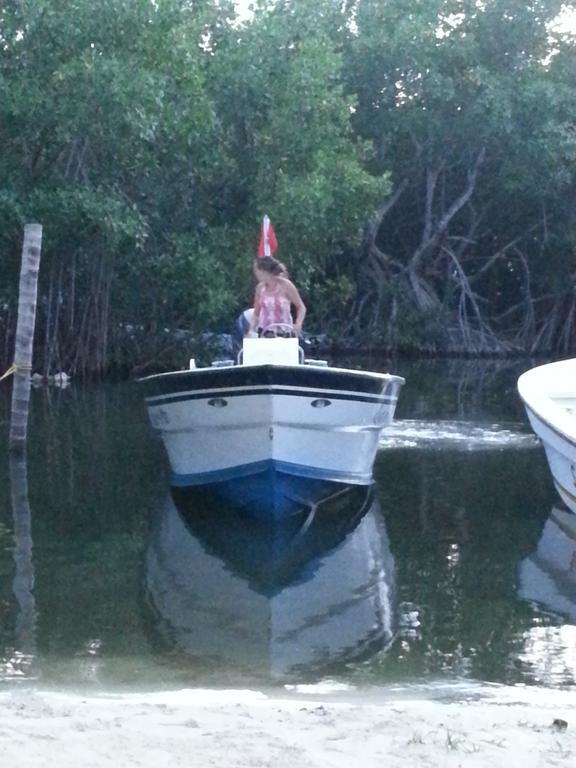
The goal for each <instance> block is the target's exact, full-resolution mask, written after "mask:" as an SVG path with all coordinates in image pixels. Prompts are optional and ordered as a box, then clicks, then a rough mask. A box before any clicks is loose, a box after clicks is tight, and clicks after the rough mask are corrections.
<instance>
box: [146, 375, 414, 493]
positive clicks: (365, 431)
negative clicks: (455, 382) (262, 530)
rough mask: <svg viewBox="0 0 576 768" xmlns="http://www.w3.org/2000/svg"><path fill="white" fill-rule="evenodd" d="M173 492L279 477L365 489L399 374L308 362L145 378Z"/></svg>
mask: <svg viewBox="0 0 576 768" xmlns="http://www.w3.org/2000/svg"><path fill="white" fill-rule="evenodd" d="M141 383H142V385H143V387H144V394H145V398H146V404H147V408H148V413H149V416H150V421H151V423H152V426H153V427H154V428H155V429H157V430H158V432H159V433H160V435H161V437H162V440H163V442H164V445H165V447H166V451H167V454H168V457H169V461H170V467H171V471H172V476H171V485H172V486H175V487H188V486H194V485H223V486H226V485H227V484H230V483H232V486H233V485H234V483H235V482H236V481H238V480H239V479H247V478H258V477H260V478H261V477H263V476H268V477H269V480H270V481H271V482H272V483H273V482H274V478H275V477H277V476H278V475H289V476H293V477H302V478H309V479H310V478H312V479H318V480H324V481H329V482H342V483H347V484H360V485H366V484H369V483H371V482H372V465H373V462H374V458H375V454H376V451H377V449H378V443H379V439H380V434H381V432H382V430H383V429H384V428H385V427H386V426H388V425H389V424H390V422H391V421H392V418H393V415H394V410H395V407H396V403H397V399H398V394H399V390H400V387H401V385H402V383H403V380H402V379H401V378H400V377H398V376H391V375H387V374H379V373H364V372H361V371H349V370H346V369H336V368H327V367H326V368H320V367H319V368H314V367H312V366H306V365H296V366H281V365H260V366H230V367H228V368H219V369H197V370H191V371H180V372H174V373H167V374H159V375H157V376H151V377H148V378H146V379H142V380H141Z"/></svg>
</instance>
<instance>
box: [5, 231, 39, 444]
mask: <svg viewBox="0 0 576 768" xmlns="http://www.w3.org/2000/svg"><path fill="white" fill-rule="evenodd" d="M41 247H42V225H41V224H26V226H25V227H24V245H23V247H22V266H21V269H20V290H19V294H18V321H17V324H16V344H15V350H14V384H13V388H12V412H11V417H10V450H11V451H22V452H23V451H24V449H25V447H26V435H27V429H28V410H29V406H30V371H31V370H32V345H33V342H34V325H35V323H36V295H37V290H38V271H39V269H40V252H41Z"/></svg>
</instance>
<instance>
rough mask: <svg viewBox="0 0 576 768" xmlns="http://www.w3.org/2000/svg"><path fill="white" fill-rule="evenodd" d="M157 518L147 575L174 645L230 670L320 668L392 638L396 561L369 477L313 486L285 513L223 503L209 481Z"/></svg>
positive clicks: (161, 633)
mask: <svg viewBox="0 0 576 768" xmlns="http://www.w3.org/2000/svg"><path fill="white" fill-rule="evenodd" d="M187 493H188V494H189V496H188V499H187V502H186V504H185V505H183V504H178V506H176V505H175V503H174V501H173V499H172V498H171V497H169V498H168V499H167V501H166V504H165V506H164V508H163V510H161V511H160V514H159V515H158V516H157V518H156V519H155V520H154V525H153V526H152V532H151V537H150V542H149V546H148V549H147V553H146V563H145V585H146V596H147V603H148V606H149V608H150V611H151V619H152V622H151V626H153V627H154V630H155V633H156V636H157V637H158V638H161V639H162V640H163V642H164V643H165V644H166V645H168V646H169V647H170V651H171V652H172V653H174V652H178V651H179V652H181V653H184V654H185V655H186V656H187V657H189V658H190V659H193V660H195V661H196V662H197V665H198V667H199V668H200V669H201V670H205V669H209V670H210V669H215V670H218V674H220V675H221V676H222V678H224V679H229V677H230V676H231V675H233V676H234V679H235V680H238V677H239V676H242V675H247V676H250V678H253V677H254V676H257V677H262V678H265V679H268V680H269V679H270V678H272V679H275V680H278V679H281V678H286V677H289V676H290V675H292V674H297V675H298V677H299V679H301V678H302V675H303V674H304V675H306V676H315V675H319V674H322V673H323V672H325V671H326V670H329V669H330V670H331V669H333V668H334V665H335V664H342V663H348V662H351V661H353V660H360V659H363V658H366V657H367V656H370V655H372V654H374V653H378V652H380V651H382V650H384V649H386V648H387V647H388V646H389V645H390V643H391V642H392V641H393V640H394V637H395V630H396V621H395V614H396V591H395V568H394V560H393V557H392V553H391V551H390V546H389V541H388V536H387V533H386V527H385V521H384V517H383V515H382V513H381V510H380V508H379V506H378V501H377V497H376V496H375V494H374V493H373V488H372V487H370V486H367V487H362V486H342V485H340V486H338V488H334V487H333V488H332V490H331V492H329V493H327V494H320V495H319V494H317V493H315V492H314V493H311V494H309V495H308V496H307V498H306V499H303V500H301V502H300V504H299V505H296V506H297V509H295V510H294V514H293V515H292V516H291V517H290V518H288V519H286V520H284V521H264V520H257V519H255V518H246V517H245V516H244V515H243V514H242V511H241V510H240V511H238V510H236V509H235V508H234V507H233V506H232V505H228V506H225V507H224V508H223V507H222V506H220V507H219V508H218V514H217V515H215V514H214V510H213V509H212V508H210V506H209V505H208V506H207V505H206V504H205V503H204V499H203V498H202V496H201V494H200V489H199V488H191V489H188V490H187Z"/></svg>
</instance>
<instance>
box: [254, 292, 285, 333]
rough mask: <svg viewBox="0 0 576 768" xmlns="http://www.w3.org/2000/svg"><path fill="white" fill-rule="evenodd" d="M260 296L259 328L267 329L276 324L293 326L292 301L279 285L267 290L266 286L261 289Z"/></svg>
mask: <svg viewBox="0 0 576 768" xmlns="http://www.w3.org/2000/svg"><path fill="white" fill-rule="evenodd" d="M259 294H260V313H259V315H258V327H259V328H267V327H268V326H269V325H273V324H274V323H282V324H283V325H292V314H291V312H290V300H289V299H287V298H286V296H284V294H283V293H282V291H281V290H280V286H279V285H277V286H275V287H274V288H267V287H266V286H265V285H264V284H262V285H261V287H260V289H259Z"/></svg>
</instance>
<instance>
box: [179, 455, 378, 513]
mask: <svg viewBox="0 0 576 768" xmlns="http://www.w3.org/2000/svg"><path fill="white" fill-rule="evenodd" d="M215 474H216V473H215ZM218 475H219V476H218V478H216V477H215V478H214V479H213V480H212V481H211V482H210V481H209V482H203V483H198V482H194V483H191V482H184V480H185V478H182V476H180V477H179V478H174V477H173V478H172V483H171V485H172V489H173V495H174V497H175V499H176V500H178V499H183V500H185V499H188V500H191V499H192V500H195V502H196V503H197V504H199V505H203V506H207V505H209V506H212V507H214V506H216V507H217V506H218V505H219V504H220V505H222V506H223V507H226V508H228V509H230V508H234V509H235V510H236V511H237V512H241V513H243V514H246V515H249V516H251V517H254V518H257V519H260V520H285V519H287V518H290V517H292V516H294V515H297V516H300V515H306V514H308V513H309V512H311V511H314V510H315V509H316V508H317V507H318V505H320V504H322V503H323V502H324V501H326V500H327V499H330V498H331V497H332V496H333V495H334V494H335V493H338V492H339V491H341V490H343V489H344V488H346V487H348V485H349V483H348V482H347V481H346V480H343V481H335V480H332V479H329V478H323V477H317V476H308V477H307V476H303V475H299V474H293V473H292V472H286V471H285V470H284V469H283V468H282V467H281V466H280V467H279V465H278V464H277V463H275V462H262V465H258V467H256V468H255V467H254V465H250V467H249V468H247V467H244V468H242V469H241V470H240V471H239V472H238V471H237V472H236V473H234V474H233V476H224V477H222V476H221V473H218ZM194 477H195V478H197V477H198V476H194ZM369 484H370V483H358V482H356V483H355V485H369ZM188 506H189V504H188Z"/></svg>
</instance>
